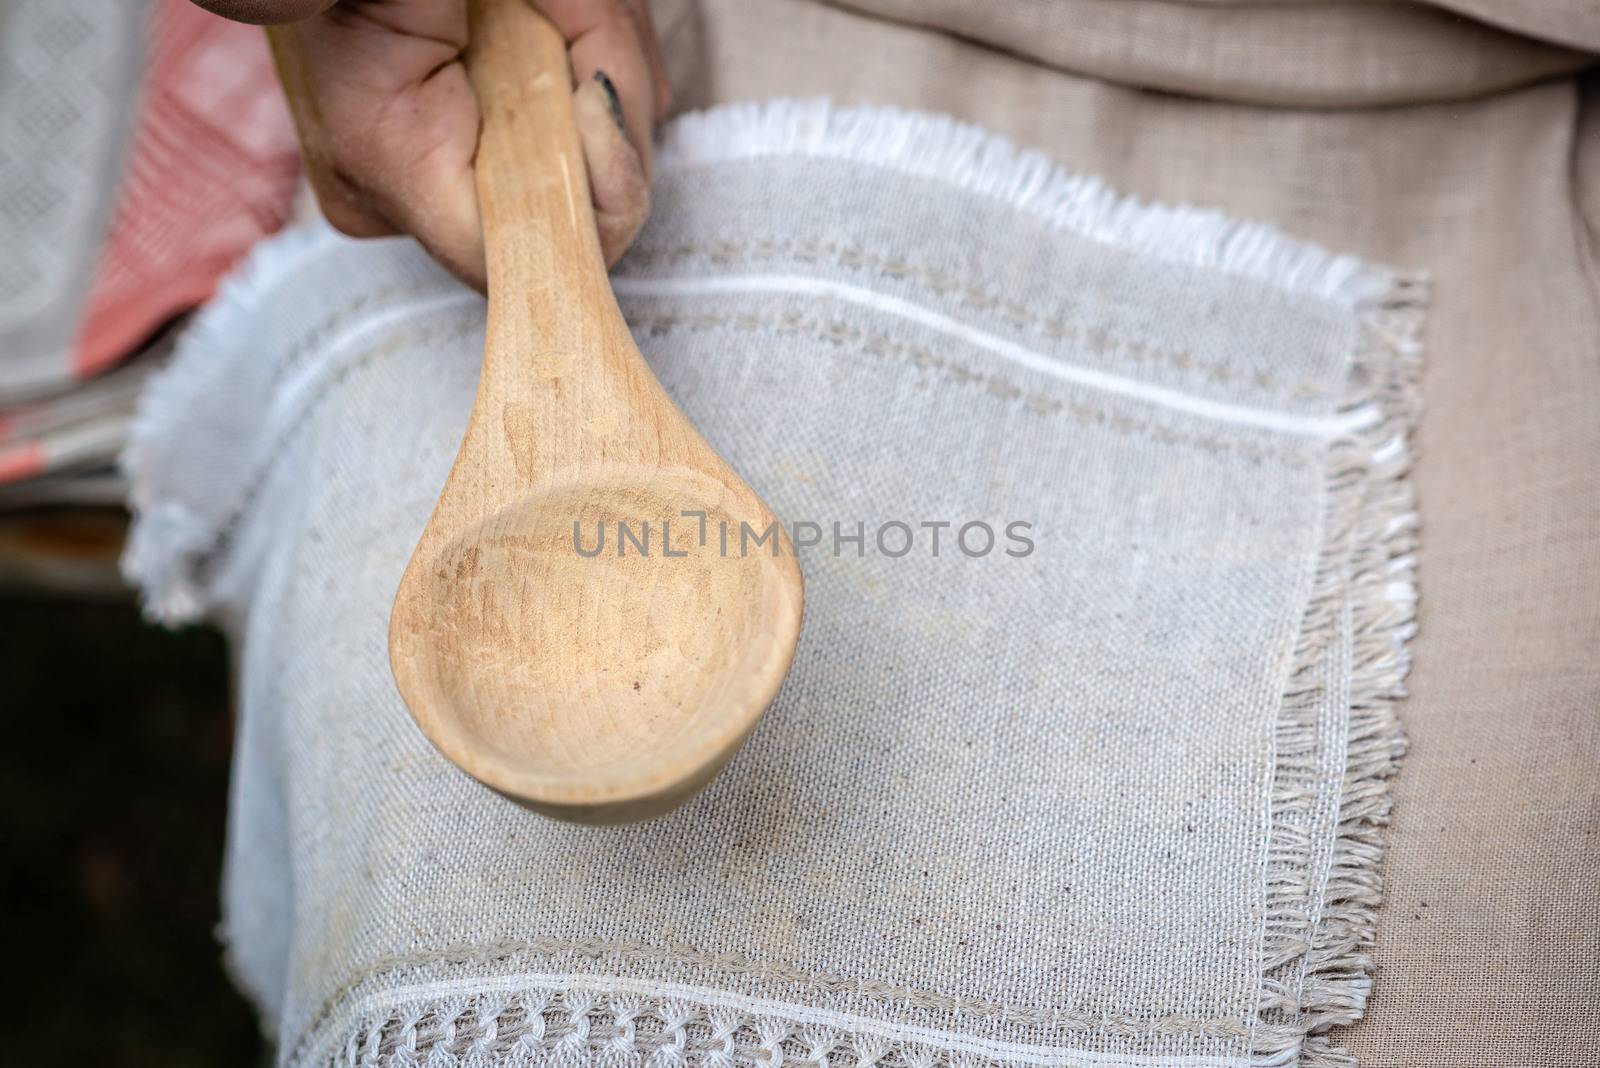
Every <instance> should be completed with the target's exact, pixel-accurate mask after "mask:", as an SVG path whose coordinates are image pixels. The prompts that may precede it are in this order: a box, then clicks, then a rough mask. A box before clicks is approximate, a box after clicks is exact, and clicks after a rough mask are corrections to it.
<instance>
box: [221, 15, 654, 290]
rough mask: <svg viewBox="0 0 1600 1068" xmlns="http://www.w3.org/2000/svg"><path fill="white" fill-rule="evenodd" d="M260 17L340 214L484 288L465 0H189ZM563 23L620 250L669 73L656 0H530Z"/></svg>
mask: <svg viewBox="0 0 1600 1068" xmlns="http://www.w3.org/2000/svg"><path fill="white" fill-rule="evenodd" d="M195 2H196V3H198V4H199V5H200V6H201V7H204V8H206V9H208V10H210V11H214V12H216V13H217V14H219V15H223V16H225V17H227V18H231V19H235V20H238V21H241V22H253V23H261V24H267V25H268V26H269V29H268V34H269V36H270V38H271V40H272V50H273V55H274V57H275V59H276V60H277V64H278V75H279V78H280V79H281V80H282V82H283V87H284V91H285V93H286V94H287V95H288V98H289V105H290V109H291V110H292V111H293V113H294V118H295V126H296V128H297V129H298V131H299V134H300V143H301V146H302V149H303V151H304V154H305V161H306V169H307V172H308V175H309V177H310V180H311V185H312V188H313V189H314V190H315V191H316V194H317V199H318V201H320V202H321V205H322V210H323V213H324V214H325V215H327V217H328V221H329V222H331V223H332V224H333V225H334V227H336V228H337V229H339V230H341V231H343V232H344V233H346V234H350V235H351V236H355V237H379V236H384V235H388V234H395V233H408V234H412V235H414V236H415V237H416V238H417V239H418V240H419V241H421V242H422V244H423V245H424V246H425V247H426V248H427V249H428V251H429V252H431V253H433V255H434V256H435V258H437V259H438V260H439V262H441V263H443V264H444V265H445V266H446V267H447V268H449V269H450V270H451V271H452V272H453V273H455V274H456V275H458V276H459V277H461V278H462V279H463V280H465V281H467V282H469V283H471V284H472V285H474V286H476V287H478V288H479V289H482V288H484V281H485V279H484V253H483V232H482V228H481V225H480V220H479V217H478V196H477V189H476V186H475V185H474V180H473V169H472V161H473V156H474V153H475V152H476V150H477V142H478V102H477V99H476V98H475V97H474V96H473V92H472V86H471V84H470V83H469V82H468V80H467V72H466V68H465V67H464V66H463V64H462V62H461V55H462V51H463V50H464V49H465V48H466V44H467V0H337V2H335V0H195ZM533 6H535V7H537V8H538V9H539V10H540V11H542V12H543V13H544V15H545V16H546V17H547V18H549V19H550V21H551V22H552V23H553V24H554V25H555V27H556V28H557V29H558V30H560V31H561V33H562V35H563V36H564V37H565V38H566V39H567V48H568V55H569V56H570V58H571V61H572V71H573V78H574V84H575V85H576V87H577V88H576V90H575V91H574V93H573V100H572V107H573V114H574V117H575V118H576V120H577V126H578V135H579V138H580V140H581V141H582V143H583V151H584V157H585V159H586V160H587V162H588V166H589V184H590V190H591V195H592V197H593V200H594V208H595V221H596V224H597V226H598V229H599V232H600V247H601V250H602V251H603V252H604V254H605V259H606V263H607V264H611V263H614V262H616V260H617V259H618V258H619V257H620V256H621V255H622V253H623V252H624V251H625V250H626V249H627V247H628V245H629V244H630V243H631V242H632V241H633V239H634V237H635V236H637V234H638V232H639V228H640V227H641V226H643V225H644V220H645V216H646V214H648V212H649V203H650V182H649V176H650V133H651V127H652V126H653V125H654V123H655V122H656V121H657V120H659V119H660V118H661V116H662V115H663V114H665V112H666V109H667V105H668V102H669V95H670V88H669V86H668V84H667V80H666V74H665V70H664V67H663V65H662V61H661V55H660V52H659V50H658V48H657V45H656V38H655V31H654V29H653V27H652V26H651V24H650V11H649V7H648V4H647V0H534V3H533Z"/></svg>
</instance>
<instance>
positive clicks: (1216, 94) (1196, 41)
mask: <svg viewBox="0 0 1600 1068" xmlns="http://www.w3.org/2000/svg"><path fill="white" fill-rule="evenodd" d="M836 2H838V3H840V4H842V5H843V6H848V7H851V8H854V9H856V10H859V11H861V12H863V13H867V14H872V15H878V16H883V17H886V18H892V19H895V20H897V21H901V22H905V23H909V24H914V25H919V26H927V27H935V28H941V29H945V30H947V31H949V32H952V33H955V34H958V35H960V36H962V37H965V38H970V39H972V40H974V41H979V42H984V43H987V44H990V45H993V46H995V47H997V48H1002V49H1005V50H1006V51H1009V52H1013V53H1015V54H1017V55H1018V56H1025V57H1028V58H1030V59H1034V60H1038V61H1040V62H1042V63H1046V64H1048V65H1050V66H1053V67H1059V68H1062V69H1065V70H1072V71H1077V72H1079V73H1082V74H1087V75H1091V76H1093V77H1097V78H1103V79H1105V80H1107V81H1113V82H1117V83H1120V84H1124V85H1137V86H1143V87H1145V88H1150V89H1163V90H1166V91H1168V92H1175V93H1188V94H1194V95H1198V96H1206V97H1211V98H1216V99H1225V100H1238V101H1246V102H1252V103H1273V104H1294V105H1302V106H1304V105H1314V106H1319V107H1323V106H1336V107H1352V106H1370V105H1374V104H1388V103H1395V102H1400V101H1418V100H1452V99H1460V98H1464V97H1470V96H1477V95H1481V94H1483V93H1489V92H1494V91H1497V90H1501V89H1506V88H1508V87H1511V86H1517V85H1526V84H1528V83H1530V82H1533V81H1536V80H1538V79H1541V78H1547V77H1550V76H1552V75H1557V74H1561V73H1565V72H1569V71H1572V70H1575V69H1577V68H1579V67H1581V66H1583V65H1585V64H1586V63H1588V61H1589V60H1588V57H1587V56H1586V55H1585V54H1584V53H1582V52H1576V51H1572V50H1569V49H1567V48H1562V47H1559V46H1556V45H1551V44H1546V43H1541V42H1538V41H1534V40H1532V39H1530V38H1524V37H1518V36H1514V35H1512V34H1507V33H1502V32H1499V31H1497V30H1494V29H1491V28H1489V27H1488V26H1485V25H1483V24H1482V23H1479V22H1476V21H1474V20H1471V19H1465V18H1461V17H1460V16H1458V15H1454V14H1451V13H1448V12H1444V11H1439V10H1436V9H1434V8H1429V7H1422V6H1419V5H1416V4H1391V3H1383V4H1373V3H1371V0H1367V2H1355V3H1351V2H1337V0H1336V2H1332V3H1315V4H1308V3H1303V2H1290V3H1282V2H1278V3H1246V4H1236V3H1234V4H1217V3H1198V4H1197V3H1192V2H1191V3H1175V2H1173V0H1007V2H1006V3H972V2H971V0H836Z"/></svg>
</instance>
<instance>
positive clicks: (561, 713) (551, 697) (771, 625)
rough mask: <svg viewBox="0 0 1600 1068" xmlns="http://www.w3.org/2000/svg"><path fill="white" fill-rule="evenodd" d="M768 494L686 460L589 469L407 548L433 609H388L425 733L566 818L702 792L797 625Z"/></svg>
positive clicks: (764, 702) (761, 698)
mask: <svg viewBox="0 0 1600 1068" xmlns="http://www.w3.org/2000/svg"><path fill="white" fill-rule="evenodd" d="M759 504H760V502H759V501H754V500H752V499H750V498H747V497H743V496H742V495H741V494H739V493H737V492H736V491H734V490H730V489H729V488H728V487H727V486H725V485H723V484H722V483H720V482H718V481H716V480H715V479H713V478H710V477H709V476H707V475H705V474H703V473H701V472H697V471H691V470H686V469H685V470H677V471H659V472H655V473H653V475H652V477H650V478H643V479H642V478H640V477H639V475H638V473H637V472H632V471H627V470H618V471H612V472H590V473H589V476H588V477H587V478H585V480H584V481H581V482H573V483H567V484H564V485H555V486H551V487H548V488H545V489H543V490H541V491H539V492H537V493H535V494H531V495H529V496H528V497H525V498H523V499H521V500H518V501H516V502H514V503H512V504H510V505H507V506H506V507H504V508H501V509H498V510H497V511H495V512H493V513H491V514H490V515H488V516H486V517H484V518H483V519H482V520H481V521H479V522H477V523H473V524H470V525H468V526H467V527H465V528H463V529H462V530H460V531H459V532H458V533H456V534H455V535H453V536H452V537H450V538H449V539H447V540H445V541H443V542H442V543H440V544H439V545H438V547H437V550H436V551H435V552H432V553H431V554H430V555H429V556H428V557H427V558H423V557H421V556H418V557H417V558H416V559H415V560H414V563H413V568H414V569H415V570H416V579H415V583H416V586H417V592H418V594H419V595H420V596H421V597H422V598H423V599H424V600H425V601H426V603H427V605H428V608H427V610H425V611H421V612H414V613H413V612H406V613H402V612H396V613H395V615H394V617H393V620H394V629H393V631H392V632H391V638H390V646H391V650H392V656H393V659H394V661H395V664H396V668H397V670H396V677H397V679H399V680H400V685H401V690H402V692H403V693H404V694H405V696H406V701H407V704H408V705H409V706H410V707H411V708H412V709H413V712H414V714H415V715H416V717H417V720H418V722H419V724H421V726H422V728H423V730H424V732H425V733H426V734H427V735H428V737H429V738H431V739H432V740H433V742H434V744H435V745H436V746H438V747H439V749H440V750H441V751H443V752H444V754H445V755H446V756H448V757H449V758H450V759H451V760H453V761H454V762H455V763H456V764H458V765H459V766H461V767H462V768H464V769H465V770H466V771H468V772H469V773H470V774H472V775H473V776H474V777H476V778H478V779H480V780H481V781H483V782H486V783H488V784H489V785H491V786H493V787H495V788H496V789H498V790H500V791H501V792H502V793H506V794H508V795H510V796H513V797H516V798H518V799H520V800H523V801H525V802H526V803H528V804H530V805H532V806H533V807H535V808H538V809H540V810H541V811H544V812H547V813H549V814H551V815H556V816H560V817H563V818H566V819H572V820H578V821H581V822H590V823H594V822H608V823H609V822H621V821H626V820H630V819H633V818H638V817H639V816H641V815H653V814H655V813H656V812H657V811H660V810H662V809H664V808H667V807H671V805H672V804H673V803H675V802H676V801H679V800H682V799H684V798H686V797H688V796H690V795H691V794H693V793H694V792H695V791H696V790H698V789H699V788H700V787H701V786H703V785H704V784H705V782H706V781H708V780H709V779H710V778H711V777H712V776H713V775H714V774H715V773H716V771H717V770H718V769H720V768H721V767H722V766H723V765H724V764H725V763H727V761H728V759H729V758H730V757H731V756H732V755H733V753H734V751H735V750H736V749H737V748H738V746H739V744H740V743H741V742H742V741H743V740H744V738H745V737H746V736H747V735H748V734H749V732H750V730H751V729H752V728H753V727H754V726H755V724H756V722H757V720H758V719H759V718H760V715H761V712H762V711H763V710H764V709H765V708H766V707H767V706H768V705H769V704H770V703H771V701H772V699H773V697H774V696H775V695H776V691H777V688H778V686H779V684H780V683H781V682H782V679H783V675H784V672H785V671H786V670H787V668H788V662H789V658H790V656H791V655H792V652H793V649H794V644H795V640H796V638H797V637H798V633H799V626H800V601H799V599H798V598H797V597H796V596H795V591H796V589H797V588H798V582H799V575H798V568H797V567H796V565H795V560H794V556H793V554H792V550H791V549H790V546H789V543H788V541H787V539H786V538H785V537H784V536H783V534H782V531H781V528H780V527H779V525H777V524H776V523H775V522H774V521H773V520H772V518H771V515H770V513H767V512H766V511H765V509H764V508H763V507H760V506H759ZM752 505H754V506H755V507H752ZM686 513H687V514H686ZM409 578H410V576H409V575H408V579H409ZM464 634H470V635H473V636H474V639H473V640H472V641H470V642H460V641H457V640H455V639H456V637H457V636H459V635H464ZM400 665H405V667H404V669H402V668H401V667H400ZM684 769H696V770H694V771H692V772H691V773H687V774H686V773H685V771H684Z"/></svg>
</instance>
